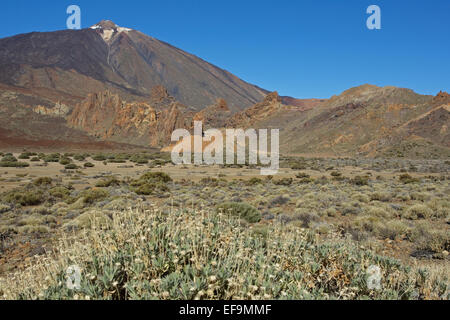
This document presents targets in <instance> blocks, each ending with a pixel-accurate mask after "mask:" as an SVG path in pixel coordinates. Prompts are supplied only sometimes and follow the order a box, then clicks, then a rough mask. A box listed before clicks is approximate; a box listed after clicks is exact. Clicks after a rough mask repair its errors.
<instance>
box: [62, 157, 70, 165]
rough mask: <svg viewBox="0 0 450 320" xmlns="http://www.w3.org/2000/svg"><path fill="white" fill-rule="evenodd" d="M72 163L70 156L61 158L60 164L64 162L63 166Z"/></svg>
mask: <svg viewBox="0 0 450 320" xmlns="http://www.w3.org/2000/svg"><path fill="white" fill-rule="evenodd" d="M71 163H72V160H70V159H69V158H62V159H61V160H59V164H62V165H63V166H66V165H68V164H71Z"/></svg>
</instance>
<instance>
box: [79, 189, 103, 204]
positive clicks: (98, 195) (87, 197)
mask: <svg viewBox="0 0 450 320" xmlns="http://www.w3.org/2000/svg"><path fill="white" fill-rule="evenodd" d="M108 196H109V193H108V192H107V191H106V190H102V189H96V188H94V189H88V190H85V191H83V192H82V193H81V197H82V198H83V199H84V203H86V204H93V203H96V202H99V201H102V200H105V199H106V198H108Z"/></svg>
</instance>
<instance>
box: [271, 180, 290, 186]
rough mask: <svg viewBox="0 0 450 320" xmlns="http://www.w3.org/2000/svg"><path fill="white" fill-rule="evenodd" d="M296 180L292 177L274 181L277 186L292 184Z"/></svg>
mask: <svg viewBox="0 0 450 320" xmlns="http://www.w3.org/2000/svg"><path fill="white" fill-rule="evenodd" d="M293 181H294V180H293V179H292V178H283V179H280V180H274V181H273V183H274V184H275V185H277V186H290V185H291V184H292V182H293Z"/></svg>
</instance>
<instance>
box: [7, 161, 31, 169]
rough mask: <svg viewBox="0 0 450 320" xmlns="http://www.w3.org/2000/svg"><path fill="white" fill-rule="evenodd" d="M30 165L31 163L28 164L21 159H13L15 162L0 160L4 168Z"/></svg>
mask: <svg viewBox="0 0 450 320" xmlns="http://www.w3.org/2000/svg"><path fill="white" fill-rule="evenodd" d="M29 166H30V164H28V163H26V162H19V161H13V162H8V161H1V162H0V167H3V168H26V167H29Z"/></svg>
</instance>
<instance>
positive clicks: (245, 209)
mask: <svg viewBox="0 0 450 320" xmlns="http://www.w3.org/2000/svg"><path fill="white" fill-rule="evenodd" d="M216 209H217V212H220V213H225V214H230V215H232V216H234V217H239V218H240V219H244V220H245V221H247V222H249V223H256V222H259V221H261V218H262V217H261V213H260V212H259V211H258V209H256V208H255V207H253V206H251V205H249V204H248V203H243V202H224V203H222V204H220V205H218V206H217V208H216Z"/></svg>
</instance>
